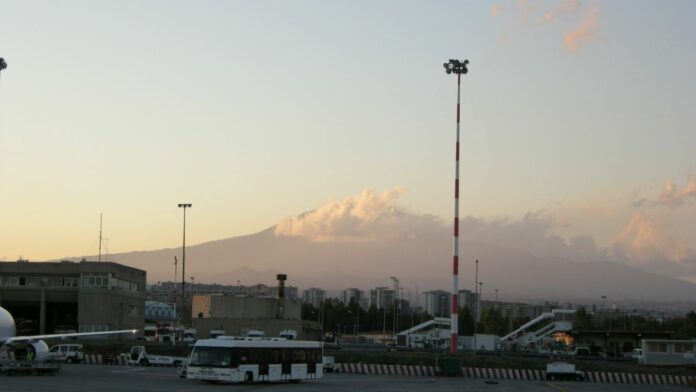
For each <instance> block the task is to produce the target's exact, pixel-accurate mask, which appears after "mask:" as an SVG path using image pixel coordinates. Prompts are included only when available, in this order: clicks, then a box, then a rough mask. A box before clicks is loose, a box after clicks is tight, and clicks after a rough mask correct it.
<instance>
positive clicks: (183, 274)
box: [179, 203, 192, 323]
mask: <svg viewBox="0 0 696 392" xmlns="http://www.w3.org/2000/svg"><path fill="white" fill-rule="evenodd" d="M191 206H192V204H191V203H179V208H183V209H184V239H183V247H182V248H181V315H182V318H181V321H182V323H183V320H184V317H185V315H186V313H185V312H186V311H185V310H184V309H186V291H185V286H186V209H187V208H191Z"/></svg>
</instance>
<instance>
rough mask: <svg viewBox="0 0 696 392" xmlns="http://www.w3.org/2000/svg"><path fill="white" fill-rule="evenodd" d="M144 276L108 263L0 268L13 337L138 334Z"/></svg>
mask: <svg viewBox="0 0 696 392" xmlns="http://www.w3.org/2000/svg"><path fill="white" fill-rule="evenodd" d="M145 282H146V272H145V271H143V270H139V269H136V268H132V267H127V266H125V265H121V264H117V263H113V262H97V261H81V262H72V261H61V262H29V261H26V260H18V261H17V262H0V306H2V307H3V308H5V309H7V310H8V311H9V312H10V313H11V314H12V315H13V317H14V318H15V323H16V325H17V334H18V335H30V334H31V335H33V334H51V333H67V332H97V331H106V330H116V329H138V330H141V331H142V329H143V324H144V322H143V320H144V307H145V288H146V287H145Z"/></svg>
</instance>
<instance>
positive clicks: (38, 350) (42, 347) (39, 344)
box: [29, 340, 48, 362]
mask: <svg viewBox="0 0 696 392" xmlns="http://www.w3.org/2000/svg"><path fill="white" fill-rule="evenodd" d="M29 344H30V345H31V347H32V348H33V349H34V361H37V362H44V361H46V359H47V358H48V344H46V342H44V341H43V340H35V341H33V342H31V343H29Z"/></svg>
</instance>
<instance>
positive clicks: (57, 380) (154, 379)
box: [0, 364, 693, 392]
mask: <svg viewBox="0 0 696 392" xmlns="http://www.w3.org/2000/svg"><path fill="white" fill-rule="evenodd" d="M228 390H233V391H235V392H237V391H273V392H278V391H336V392H344V391H345V392H354V391H361V390H362V391H383V392H392V391H393V392H424V391H434V390H437V391H438V392H440V391H441V392H447V391H457V392H460V391H482V390H486V391H548V392H576V391H578V392H579V391H612V392H613V391H626V392H629V391H630V392H640V391H646V392H647V391H693V389H692V388H689V387H684V386H667V385H640V384H601V383H589V382H561V381H556V382H547V381H518V380H483V379H464V378H432V377H405V376H377V375H364V374H340V373H339V374H327V375H326V376H325V377H324V378H322V379H320V380H314V381H303V382H301V383H298V384H289V383H270V384H269V383H266V384H251V385H229V384H209V383H205V382H200V381H193V380H186V379H182V378H179V376H178V375H177V373H176V369H174V368H163V367H129V366H104V365H84V364H81V365H63V367H62V369H61V371H60V373H59V374H58V375H56V376H0V391H2V392H24V391H27V392H36V391H49V392H62V391H65V392H82V391H97V392H110V391H114V392H121V391H122V392H136V391H148V392H160V391H161V392H198V391H218V392H220V391H228Z"/></svg>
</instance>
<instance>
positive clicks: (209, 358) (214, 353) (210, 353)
mask: <svg viewBox="0 0 696 392" xmlns="http://www.w3.org/2000/svg"><path fill="white" fill-rule="evenodd" d="M232 365H234V366H236V364H232V350H230V349H229V348H225V347H194V348H193V351H192V352H191V359H190V360H189V366H205V367H230V366H232Z"/></svg>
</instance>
